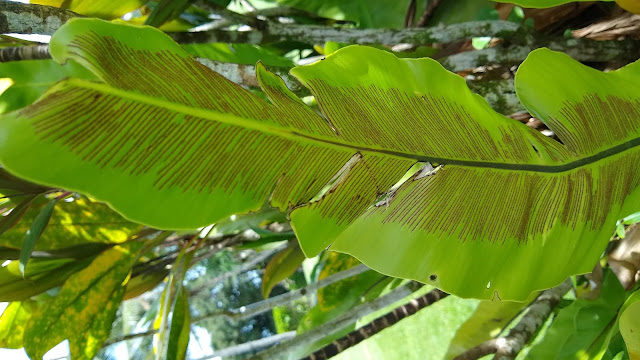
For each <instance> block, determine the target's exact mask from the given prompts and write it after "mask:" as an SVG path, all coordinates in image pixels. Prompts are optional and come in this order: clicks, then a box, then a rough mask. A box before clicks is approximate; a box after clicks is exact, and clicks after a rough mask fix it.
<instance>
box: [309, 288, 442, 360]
mask: <svg viewBox="0 0 640 360" xmlns="http://www.w3.org/2000/svg"><path fill="white" fill-rule="evenodd" d="M447 296H449V294H447V293H445V292H443V291H441V290H438V289H434V290H432V291H430V292H428V293H426V294H425V295H423V296H421V297H419V298H416V299H412V300H411V301H409V302H408V303H406V304H404V305H401V306H398V307H397V308H395V309H393V310H392V311H391V312H389V313H387V314H385V315H383V316H381V317H379V318H377V319H375V320H373V321H372V322H370V323H368V324H367V325H365V326H363V327H361V328H360V329H357V330H354V331H352V332H350V333H348V334H347V335H345V336H343V337H341V338H340V339H337V340H334V341H333V342H332V343H330V344H327V345H326V346H325V347H323V348H321V349H319V350H317V351H314V352H313V354H310V355H309V356H307V357H305V358H304V359H303V360H326V359H330V358H331V357H333V356H336V355H338V354H339V353H341V352H343V351H345V350H347V349H348V348H350V347H353V346H355V345H357V344H359V343H361V342H362V341H364V340H366V339H368V338H370V337H372V336H373V335H375V334H377V333H379V332H380V331H382V330H384V329H386V328H389V327H391V326H393V325H395V324H396V323H397V322H399V321H400V320H402V319H405V318H407V317H409V316H411V315H413V314H415V313H417V312H418V311H420V310H422V309H424V308H426V307H427V306H429V305H431V304H433V303H435V302H437V301H439V300H442V299H444V298H445V297H447Z"/></svg>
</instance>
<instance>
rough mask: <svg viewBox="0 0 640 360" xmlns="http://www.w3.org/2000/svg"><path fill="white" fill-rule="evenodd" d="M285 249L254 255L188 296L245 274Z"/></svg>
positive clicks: (193, 290)
mask: <svg viewBox="0 0 640 360" xmlns="http://www.w3.org/2000/svg"><path fill="white" fill-rule="evenodd" d="M285 247H286V244H285V245H282V246H279V247H277V248H275V249H273V250H265V251H262V252H260V253H259V254H258V255H256V256H255V257H254V258H253V259H251V260H249V261H247V262H245V263H244V264H242V266H239V267H238V268H236V269H234V270H232V271H227V272H226V273H224V274H222V275H220V276H216V277H214V278H213V279H209V280H207V281H206V282H205V283H204V284H201V285H199V286H198V287H197V288H195V289H191V291H190V292H189V293H190V296H194V295H197V294H199V293H200V292H202V291H203V290H208V289H211V288H212V287H213V286H214V285H216V284H218V283H220V282H222V281H224V280H226V279H228V278H230V277H235V276H238V275H239V274H241V273H244V272H247V271H249V270H250V269H253V268H254V267H255V266H256V265H258V264H260V263H261V262H263V261H265V260H266V259H268V258H269V257H271V256H272V255H273V254H275V253H276V252H278V251H280V250H282V249H284V248H285Z"/></svg>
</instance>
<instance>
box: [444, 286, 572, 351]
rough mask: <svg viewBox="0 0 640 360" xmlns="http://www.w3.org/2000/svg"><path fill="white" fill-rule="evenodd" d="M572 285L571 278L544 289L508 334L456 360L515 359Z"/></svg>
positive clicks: (473, 349) (479, 346) (483, 344)
mask: <svg viewBox="0 0 640 360" xmlns="http://www.w3.org/2000/svg"><path fill="white" fill-rule="evenodd" d="M572 286H573V285H572V283H571V280H569V279H567V280H566V281H565V282H563V283H562V284H560V285H558V286H556V287H554V288H552V289H549V290H546V291H544V292H543V293H542V294H540V296H538V298H537V299H536V300H535V301H534V302H532V303H531V305H529V306H528V307H527V309H526V313H525V315H524V316H523V317H522V318H521V319H520V321H518V324H517V325H516V326H515V327H513V328H512V329H511V330H510V331H509V333H508V334H507V336H504V337H499V338H496V339H491V340H489V341H486V342H484V343H482V344H480V345H478V346H476V347H474V348H471V349H469V350H467V351H466V352H464V353H462V354H460V355H458V356H456V357H455V358H454V360H476V359H479V358H481V357H483V356H486V355H489V354H496V355H495V357H494V360H511V359H515V358H516V356H517V355H518V353H519V352H520V351H521V350H522V349H523V348H524V346H525V345H526V344H527V343H528V342H529V340H530V339H531V337H532V336H533V334H535V332H536V331H538V328H539V327H540V326H541V325H542V324H543V323H544V322H545V321H546V320H547V318H548V317H549V316H550V315H551V311H552V310H553V308H555V307H556V306H557V305H558V303H559V302H560V300H562V296H563V295H564V294H566V293H567V292H568V291H569V290H571V287H572Z"/></svg>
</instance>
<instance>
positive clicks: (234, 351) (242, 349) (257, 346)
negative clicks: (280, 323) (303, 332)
mask: <svg viewBox="0 0 640 360" xmlns="http://www.w3.org/2000/svg"><path fill="white" fill-rule="evenodd" d="M294 337H296V332H295V331H287V332H284V333H281V334H276V335H272V336H269V337H265V338H262V339H258V340H253V341H249V342H246V343H244V344H240V345H236V346H230V347H228V348H224V349H220V350H218V351H215V352H214V353H213V354H210V355H207V356H204V357H201V358H198V359H194V360H208V359H219V358H223V357H227V356H237V355H242V354H246V353H248V352H257V351H259V350H262V349H264V348H266V347H270V346H273V345H275V344H277V343H280V342H283V341H287V340H291V339H293V338H294Z"/></svg>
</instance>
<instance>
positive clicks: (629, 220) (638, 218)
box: [622, 212, 640, 225]
mask: <svg viewBox="0 0 640 360" xmlns="http://www.w3.org/2000/svg"><path fill="white" fill-rule="evenodd" d="M638 222H640V212H637V213H633V214H631V215H629V216H626V217H625V218H624V219H622V223H623V224H624V225H633V224H635V223H638Z"/></svg>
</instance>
